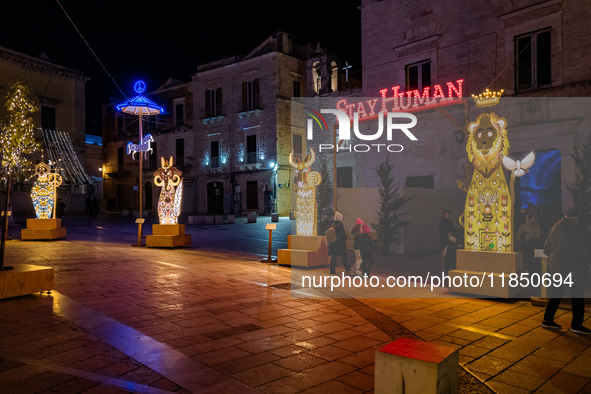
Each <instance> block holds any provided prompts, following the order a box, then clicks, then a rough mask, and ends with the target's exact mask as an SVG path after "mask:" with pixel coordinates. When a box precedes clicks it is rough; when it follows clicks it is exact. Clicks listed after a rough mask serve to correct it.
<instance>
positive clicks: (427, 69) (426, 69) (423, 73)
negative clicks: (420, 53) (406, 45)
mask: <svg viewBox="0 0 591 394" xmlns="http://www.w3.org/2000/svg"><path fill="white" fill-rule="evenodd" d="M429 86H431V60H423V61H421V62H418V63H413V64H409V65H407V66H406V91H407V92H409V91H412V90H415V89H418V90H420V91H421V92H422V91H423V89H425V88H426V87H429Z"/></svg>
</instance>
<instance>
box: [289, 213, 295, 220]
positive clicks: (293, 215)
mask: <svg viewBox="0 0 591 394" xmlns="http://www.w3.org/2000/svg"><path fill="white" fill-rule="evenodd" d="M289 220H296V217H295V212H294V211H289Z"/></svg>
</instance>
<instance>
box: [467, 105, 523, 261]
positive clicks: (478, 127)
mask: <svg viewBox="0 0 591 394" xmlns="http://www.w3.org/2000/svg"><path fill="white" fill-rule="evenodd" d="M506 127H507V120H506V119H504V118H500V117H499V116H498V115H497V114H495V113H494V112H490V113H487V112H485V113H482V114H480V116H478V118H477V119H476V121H475V122H472V123H470V124H469V125H468V131H469V135H468V142H467V144H466V151H467V153H468V158H469V159H470V161H471V162H472V163H473V164H474V174H473V175H472V180H471V182H470V186H469V187H468V190H467V193H468V195H467V197H466V205H465V209H464V231H465V237H464V238H465V241H464V242H465V249H466V250H482V251H497V252H511V251H512V250H513V245H512V242H511V233H512V231H513V224H512V218H513V204H512V199H511V191H510V189H509V185H508V184H507V181H506V179H505V174H504V172H503V167H502V166H501V163H502V161H503V156H506V155H507V154H508V152H509V138H508V137H507V129H506Z"/></svg>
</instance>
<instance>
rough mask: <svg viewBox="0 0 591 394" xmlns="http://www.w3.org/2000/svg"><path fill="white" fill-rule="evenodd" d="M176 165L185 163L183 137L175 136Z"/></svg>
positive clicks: (180, 165)
mask: <svg viewBox="0 0 591 394" xmlns="http://www.w3.org/2000/svg"><path fill="white" fill-rule="evenodd" d="M175 164H176V166H177V167H183V166H184V165H185V139H184V138H177V140H176V163H175Z"/></svg>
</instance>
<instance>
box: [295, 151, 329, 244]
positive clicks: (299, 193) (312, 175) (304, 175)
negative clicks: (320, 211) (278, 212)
mask: <svg viewBox="0 0 591 394" xmlns="http://www.w3.org/2000/svg"><path fill="white" fill-rule="evenodd" d="M314 160H316V153H314V150H313V149H312V148H310V154H309V155H307V156H306V158H305V159H304V161H303V162H301V161H300V160H299V159H297V158H296V159H295V161H294V158H293V151H292V152H291V154H290V155H289V163H290V164H291V165H292V166H293V167H295V172H296V174H297V175H298V182H297V186H296V185H294V186H293V190H294V191H295V192H296V210H295V217H296V234H297V235H305V236H315V235H317V228H316V223H317V222H316V186H318V185H320V183H321V182H322V176H321V175H320V173H319V172H316V171H311V169H310V167H311V166H312V163H314Z"/></svg>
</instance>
